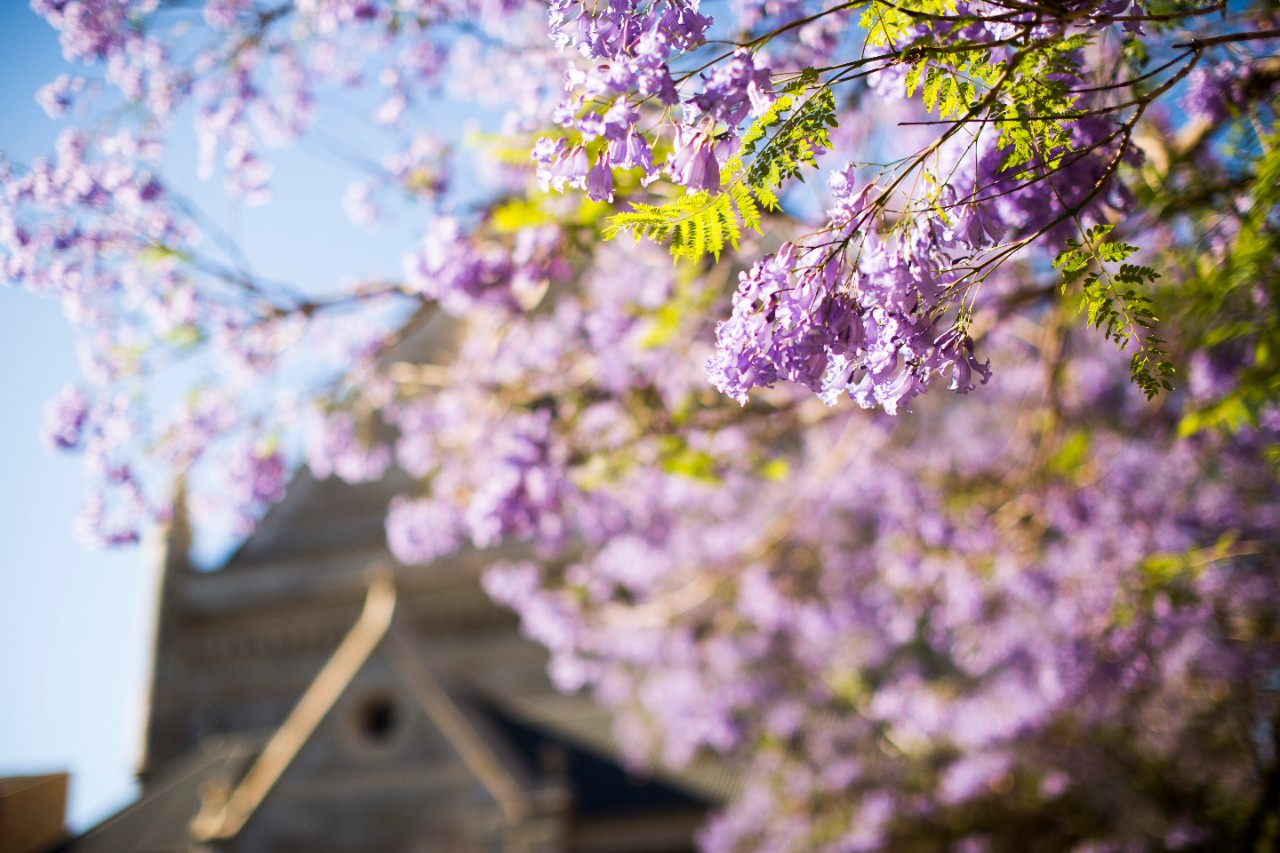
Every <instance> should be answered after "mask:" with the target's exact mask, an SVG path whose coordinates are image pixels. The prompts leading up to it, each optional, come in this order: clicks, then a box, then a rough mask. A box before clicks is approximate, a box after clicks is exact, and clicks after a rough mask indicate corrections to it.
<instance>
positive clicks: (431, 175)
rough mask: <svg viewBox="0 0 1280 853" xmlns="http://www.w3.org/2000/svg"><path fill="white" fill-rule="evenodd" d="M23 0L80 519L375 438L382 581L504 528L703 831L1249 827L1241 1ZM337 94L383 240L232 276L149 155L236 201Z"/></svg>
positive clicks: (1260, 124) (548, 618)
mask: <svg viewBox="0 0 1280 853" xmlns="http://www.w3.org/2000/svg"><path fill="white" fill-rule="evenodd" d="M32 5H33V6H34V7H35V8H36V10H37V11H38V12H40V13H41V14H43V15H44V16H45V17H46V18H47V19H48V21H49V22H50V23H51V24H52V25H53V26H54V27H56V28H57V29H58V30H59V32H60V34H61V40H62V46H63V51H64V54H65V56H66V58H67V59H68V60H72V61H78V62H81V63H83V64H84V65H85V69H86V70H85V76H84V77H73V76H63V77H59V78H58V79H57V80H55V81H53V82H51V83H50V84H49V85H48V86H46V87H45V88H44V89H42V90H41V91H40V93H39V95H38V98H39V100H40V102H41V103H42V104H43V105H44V106H45V107H46V109H47V110H48V111H49V112H50V113H51V114H54V115H61V114H64V113H67V112H68V111H71V112H70V114H72V115H75V116H77V120H76V122H75V124H76V129H73V130H69V131H67V132H65V133H64V134H63V135H62V136H61V138H60V139H59V142H58V144H57V150H56V151H55V152H53V153H52V154H51V156H50V157H48V158H47V159H40V160H37V161H35V162H30V163H22V164H20V163H14V162H4V163H3V164H2V165H0V184H2V186H3V193H2V194H0V199H2V201H0V262H2V263H3V271H4V275H5V276H6V277H7V278H8V279H9V280H10V281H12V282H14V283H16V284H18V285H19V286H22V287H25V288H27V289H29V290H31V291H33V292H35V293H37V294H40V295H44V296H47V297H50V298H54V299H57V300H59V301H60V302H61V304H62V305H63V307H64V308H65V310H66V313H67V315H68V316H69V317H70V318H71V320H72V321H73V323H74V324H75V326H76V328H77V329H78V331H79V333H80V335H81V340H82V344H83V361H84V366H85V381H84V383H83V384H82V385H81V386H80V387H76V388H73V389H69V390H67V391H66V392H65V393H63V394H62V395H61V396H60V397H58V398H57V399H56V400H55V401H54V402H53V403H52V404H51V406H50V411H49V423H48V434H49V438H50V440H51V441H52V443H53V444H55V445H57V446H59V447H62V448H66V449H69V450H73V451H77V452H81V453H83V454H84V456H85V459H86V464H87V466H88V468H89V470H90V471H91V472H92V473H93V475H94V480H93V483H94V485H93V487H92V491H91V493H90V494H89V495H88V498H87V506H86V511H85V515H84V517H83V518H82V520H81V521H82V527H83V529H84V530H85V531H86V532H87V533H88V534H89V535H90V537H91V538H94V539H96V540H98V541H102V542H108V543H128V542H132V541H134V540H136V539H137V537H138V535H139V529H140V525H143V524H145V523H147V521H148V520H149V519H150V520H154V519H156V518H163V516H164V514H165V512H166V506H167V502H166V496H167V494H168V484H169V483H170V482H171V480H172V477H173V476H174V472H175V471H178V470H185V469H189V468H190V469H193V472H199V471H203V472H204V474H203V479H201V477H200V476H197V475H196V474H195V473H193V475H192V477H191V479H190V482H192V483H195V484H197V485H198V484H200V483H202V482H203V483H206V484H207V487H208V491H210V492H211V493H212V494H213V495H215V496H216V498H213V500H215V501H216V502H220V503H221V505H222V506H224V507H227V506H230V507H231V508H232V509H233V510H234V511H235V513H236V514H237V517H238V518H239V519H240V520H241V522H242V523H243V525H244V528H245V529H248V528H250V527H251V526H252V524H253V522H254V520H255V519H256V518H257V517H258V516H259V515H260V514H261V512H262V511H263V510H264V509H265V507H266V506H267V505H269V504H270V503H272V502H274V501H277V500H279V499H280V498H281V497H282V496H283V494H284V491H285V488H286V483H287V480H288V477H289V474H290V471H291V470H292V468H293V466H294V465H296V464H303V465H306V466H309V467H310V469H311V471H312V472H314V473H315V474H316V475H318V476H321V477H327V476H337V477H341V478H343V479H345V480H349V481H353V482H358V481H366V480H370V479H376V478H379V477H381V476H383V475H384V474H385V473H386V472H387V471H388V470H389V468H390V467H392V466H398V468H400V469H402V470H403V471H404V472H406V473H407V474H408V475H410V476H411V478H412V479H413V482H414V485H413V487H412V488H411V489H408V490H407V491H406V492H405V493H404V494H402V495H400V496H398V497H397V498H395V500H394V501H393V502H392V503H391V505H390V506H389V507H388V511H387V537H388V542H389V545H390V547H391V549H392V551H393V552H394V553H395V554H396V555H397V556H398V557H399V558H400V559H401V560H402V561H403V562H404V563H406V564H410V565H412V564H422V566H423V568H421V569H419V570H420V571H430V570H431V569H430V563H431V561H432V560H434V559H436V558H438V557H441V556H443V555H447V554H449V553H450V552H453V551H455V550H457V549H459V548H463V547H478V548H486V547H489V546H492V545H495V544H497V543H499V542H517V541H519V542H526V543H528V544H529V546H530V549H531V550H530V552H529V553H531V554H534V555H536V559H531V560H529V561H527V562H521V563H518V564H512V563H506V564H500V565H494V566H493V567H492V568H491V569H490V570H489V572H488V573H487V575H486V581H485V583H486V588H487V589H488V591H489V592H490V594H491V595H492V596H493V597H494V598H495V599H497V600H498V601H500V602H503V603H505V604H507V605H509V606H511V607H513V608H515V609H516V610H517V611H518V612H519V613H520V616H521V618H522V624H523V626H524V628H525V630H526V631H527V632H528V634H529V635H530V636H532V637H533V638H535V639H537V640H538V641H540V642H541V643H543V644H545V645H546V647H547V648H548V649H549V650H550V653H551V671H552V675H553V677H554V679H555V680H556V682H557V684H558V685H559V686H560V687H562V688H563V689H565V690H590V691H593V692H594V694H595V695H596V696H597V697H598V698H599V699H600V701H602V702H604V703H606V704H608V705H609V706H611V707H613V708H614V709H616V711H617V720H618V722H617V730H618V735H619V739H620V742H622V743H623V744H624V745H625V748H626V749H627V751H628V753H629V754H630V756H631V757H632V759H633V760H634V761H636V762H637V763H639V764H643V763H645V762H655V761H656V762H665V763H670V764H675V765H679V764H680V763H682V762H686V761H688V760H690V759H691V758H692V757H693V756H695V755H697V754H698V753H699V752H701V751H710V752H714V753H716V754H718V755H719V756H720V757H721V760H723V761H725V762H728V763H729V764H730V765H731V766H733V767H734V768H736V770H737V771H738V772H739V773H740V778H741V779H742V782H743V784H742V791H741V794H740V795H739V797H738V798H737V800H736V801H735V802H733V803H731V804H730V805H729V806H728V807H727V808H726V809H725V810H724V811H723V812H721V813H720V814H719V815H717V816H716V817H715V818H714V819H713V820H712V821H711V823H710V824H709V825H708V826H706V827H705V828H704V830H703V831H702V834H701V836H700V838H701V843H702V844H703V846H704V847H705V848H706V849H707V850H712V851H729V850H769V851H773V850H779V851H785V850H796V851H801V850H804V851H807V850H831V851H837V850H838V851H845V850H848V851H853V850H874V849H884V850H894V851H899V850H908V851H911V850H928V851H932V850H957V851H980V850H987V849H991V850H1010V851H1013V850H1017V851H1023V850H1041V849H1042V850H1066V849H1072V850H1080V851H1085V850H1088V851H1103V850H1117V851H1119V850H1126V851H1127V850H1153V849H1201V850H1225V849H1237V850H1247V851H1254V850H1263V849H1271V847H1272V845H1273V844H1275V843H1276V841H1277V838H1280V747H1278V744H1280V561H1278V559H1277V553H1278V551H1277V549H1278V548H1280V489H1277V463H1278V462H1280V453H1278V450H1280V408H1278V407H1277V401H1276V398H1277V392H1278V391H1280V310H1278V309H1280V305H1278V301H1280V275H1278V271H1280V262H1278V261H1277V257H1280V212H1278V207H1277V201H1278V200H1280V131H1278V130H1277V127H1276V109H1277V105H1278V104H1280V86H1278V85H1277V84H1280V55H1278V54H1277V53H1276V52H1275V51H1276V47H1277V44H1280V17H1278V16H1277V13H1276V10H1275V6H1274V4H1273V3H1271V2H1269V0H1268V2H1254V3H1251V2H1247V0H1246V2H1241V3H1234V2H1227V0H1217V1H1216V2H1209V1H1208V0H852V2H841V0H725V2H719V0H717V2H714V3H713V2H712V0H706V2H705V3H704V4H703V5H701V6H699V5H698V3H697V2H696V0H665V2H656V0H655V2H646V0H593V2H585V0H581V2H577V1H576V0H550V2H549V3H548V2H542V0H436V2H429V0H381V2H373V1H372V0H295V2H260V1H259V0H207V2H197V0H190V2H181V0H33V4H32ZM334 97H345V98H347V99H348V102H349V103H350V102H354V103H358V104H361V105H362V108H363V109H364V110H365V113H366V120H367V122H368V124H369V125H370V126H372V127H382V128H384V129H385V132H383V133H382V134H381V135H380V136H377V137H376V138H378V139H381V140H383V141H384V142H385V143H386V147H385V148H384V149H383V150H363V151H359V152H353V153H352V156H351V162H352V164H353V167H354V168H358V169H360V170H362V172H363V178H362V179H361V180H359V181H358V182H356V183H354V184H353V185H351V186H350V187H339V188H335V192H334V197H335V199H338V198H341V197H342V196H343V195H344V193H345V199H346V203H347V207H348V210H349V211H350V214H351V215H352V217H354V218H355V219H357V220H359V221H370V220H374V219H376V218H377V216H378V215H379V211H380V209H385V208H387V207H388V206H394V207H396V208H397V209H400V210H403V209H406V208H408V209H410V210H412V211H414V212H413V213H412V215H413V216H416V217H417V218H418V219H417V221H420V222H421V227H420V229H419V230H420V234H421V239H420V242H419V243H418V244H416V245H412V246H405V247H404V262H403V275H402V276H401V277H399V278H397V279H396V280H386V279H385V278H382V279H379V280H370V281H364V282H360V283H358V284H355V285H351V284H347V285H345V286H339V285H338V284H337V283H334V284H333V286H332V287H330V288H327V289H320V288H316V287H314V286H311V285H310V284H308V286H305V287H303V286H299V285H300V283H297V282H279V281H274V280H265V279H263V278H262V277H260V276H256V275H254V274H253V272H252V271H251V269H250V268H249V266H248V265H247V264H245V263H244V262H243V261H242V259H241V258H240V256H239V254H238V252H237V248H236V246H235V245H234V244H231V243H229V242H228V241H227V240H226V239H225V237H224V235H222V234H221V233H220V232H218V231H217V230H216V229H214V228H213V227H211V226H210V225H209V222H208V220H207V219H206V218H205V217H203V216H202V215H201V214H200V213H199V212H198V211H197V210H195V209H194V208H193V207H192V206H191V205H190V204H188V203H187V202H185V201H184V200H183V199H182V198H181V197H180V195H179V194H178V193H177V192H175V191H174V188H173V184H172V183H171V182H170V181H168V180H167V178H166V175H165V174H163V173H162V169H161V167H160V164H161V163H162V161H163V160H164V158H165V157H166V152H167V151H168V150H169V147H170V146H171V144H173V140H174V139H175V138H177V136H178V135H180V134H185V133H186V132H187V131H188V129H189V128H190V127H191V126H192V123H194V131H195V135H196V139H197V144H198V149H199V153H200V169H201V170H202V172H204V173H205V175H206V176H215V175H216V176H220V177H221V179H222V180H223V181H224V183H225V187H226V191H227V193H228V194H229V195H230V197H231V198H232V199H238V200H239V203H242V204H246V205H250V204H258V203H268V202H269V199H270V194H271V191H272V181H271V178H272V174H271V171H272V170H271V163H270V160H271V159H272V158H273V157H279V156H285V154H282V153H281V152H280V151H277V152H275V153H269V152H268V149H276V148H280V149H281V150H282V151H283V152H287V151H288V150H289V147H290V146H302V145H306V144H308V140H311V139H313V138H315V137H316V136H317V135H318V134H320V133H322V132H323V129H322V128H321V127H320V126H319V124H318V122H317V120H316V115H317V111H318V105H323V104H324V103H326V99H330V98H334ZM468 110H470V113H469V114H470V115H473V116H474V117H475V120H476V122H478V126H479V128H480V129H479V130H477V131H471V132H468V133H465V134H464V133H462V132H460V131H458V130H457V129H456V128H458V127H459V126H460V124H461V122H460V120H459V119H458V116H460V115H464V114H468ZM446 115H447V116H449V118H448V119H447V120H446V119H445V118H442V117H443V116H446ZM433 117H435V119H434V120H433ZM368 138H375V137H368ZM335 203H336V202H335ZM410 206H412V207H410ZM672 256H674V258H673V257H672ZM442 318H451V319H448V320H444V319H442ZM949 391H950V392H957V393H958V394H960V395H963V396H956V395H954V394H949V393H947V392H949ZM293 448H303V449H301V450H299V451H297V452H294V451H293V450H292V449H293ZM298 457H302V458H301V459H299V458H298Z"/></svg>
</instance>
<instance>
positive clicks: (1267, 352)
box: [1168, 133, 1280, 435]
mask: <svg viewBox="0 0 1280 853" xmlns="http://www.w3.org/2000/svg"><path fill="white" fill-rule="evenodd" d="M1245 145H1246V143H1244V142H1242V143H1241V147H1244V146H1245ZM1238 156H1239V157H1240V158H1241V159H1242V160H1243V161H1244V162H1248V163H1249V164H1250V169H1249V170H1248V171H1243V172H1242V173H1241V174H1239V175H1238V176H1237V180H1238V181H1239V182H1240V183H1241V184H1242V185H1245V186H1248V187H1249V188H1250V204H1249V207H1248V208H1247V209H1245V210H1244V211H1240V212H1235V211H1232V210H1231V209H1230V208H1226V209H1225V210H1222V209H1218V208H1217V206H1216V205H1214V204H1213V200H1212V196H1211V197H1210V199H1209V211H1208V213H1207V218H1206V221H1205V224H1206V225H1207V226H1209V227H1211V228H1227V229H1230V228H1232V227H1234V229H1235V237H1234V240H1233V241H1232V242H1231V243H1230V251H1229V252H1227V253H1226V255H1225V257H1221V258H1218V259H1210V258H1208V257H1206V256H1205V254H1204V253H1203V252H1202V251H1198V250H1197V249H1192V250H1191V252H1192V253H1194V255H1193V256H1192V257H1184V258H1181V259H1179V258H1175V259H1174V260H1181V261H1182V262H1183V264H1184V265H1185V268H1187V271H1188V272H1189V273H1190V274H1189V275H1187V276H1186V277H1185V278H1184V280H1183V281H1182V282H1181V283H1180V287H1179V289H1178V291H1177V292H1176V293H1170V294H1168V296H1169V302H1170V304H1171V305H1173V306H1175V307H1176V308H1178V310H1179V311H1180V313H1181V315H1182V316H1181V320H1182V324H1183V325H1184V326H1185V327H1186V329H1187V333H1188V345H1189V346H1191V347H1194V348H1197V349H1203V350H1205V351H1207V352H1209V353H1213V354H1215V356H1216V357H1221V358H1224V359H1226V360H1227V361H1228V362H1232V363H1235V364H1236V365H1237V367H1236V369H1235V371H1234V372H1235V381H1234V383H1233V384H1232V385H1231V386H1229V387H1226V388H1223V389H1222V390H1221V393H1220V394H1219V395H1218V396H1217V397H1216V398H1215V399H1213V400H1212V401H1211V402H1209V403H1207V404H1205V405H1202V406H1201V407H1200V408H1198V409H1194V410H1192V411H1189V412H1188V413H1187V414H1186V415H1185V416H1184V418H1183V421H1182V424H1181V426H1180V430H1181V432H1182V433H1183V434H1184V435H1190V434H1192V433H1195V432H1199V431H1201V430H1204V429H1217V430H1222V431H1225V432H1235V431H1238V430H1239V429H1241V428H1243V427H1246V426H1249V425H1252V424H1254V423H1256V422H1257V418H1258V415H1259V413H1260V412H1261V411H1262V410H1263V409H1264V408H1266V407H1267V406H1269V405H1274V404H1275V402H1276V401H1277V399H1280V312H1277V311H1276V310H1275V306H1276V305H1277V304H1278V303H1280V272H1278V269H1277V261H1276V258H1277V257H1280V133H1272V134H1270V135H1269V136H1267V137H1265V138H1263V139H1253V140H1250V141H1249V143H1248V147H1247V149H1246V150H1242V151H1239V152H1238ZM1189 254H1190V253H1189Z"/></svg>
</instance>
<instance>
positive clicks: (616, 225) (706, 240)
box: [604, 184, 760, 260]
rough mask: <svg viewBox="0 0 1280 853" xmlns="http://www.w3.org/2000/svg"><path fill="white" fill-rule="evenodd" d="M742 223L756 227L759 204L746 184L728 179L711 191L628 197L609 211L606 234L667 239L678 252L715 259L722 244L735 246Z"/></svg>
mask: <svg viewBox="0 0 1280 853" xmlns="http://www.w3.org/2000/svg"><path fill="white" fill-rule="evenodd" d="M743 228H751V229H755V230H756V231H759V230H760V207H759V205H758V204H757V203H756V200H755V199H754V198H753V197H752V194H751V191H750V190H748V189H747V188H746V187H743V186H741V185H740V184H730V185H729V187H728V188H727V192H720V193H716V194H715V195H712V194H711V193H709V192H707V191H705V190H703V191H701V192H696V193H690V194H688V195H685V196H682V197H680V198H677V199H674V200H673V201H669V202H667V203H666V204H662V205H652V204H641V203H638V202H635V203H632V205H631V210H629V211H627V212H625V213H618V214H615V215H613V216H611V217H609V220H608V223H607V224H606V226H605V230H604V238H605V239H606V240H612V239H613V238H614V237H616V236H617V235H618V234H619V233H620V232H623V231H627V232H630V233H631V234H632V236H634V237H635V238H636V241H637V242H638V241H639V240H640V239H642V238H648V239H650V240H653V241H655V242H658V243H666V242H668V241H670V243H671V254H672V255H674V256H675V257H677V258H689V259H691V260H697V259H698V258H701V257H702V256H704V255H711V256H713V257H715V258H717V259H719V257H720V253H721V252H723V251H724V248H725V246H726V245H729V246H732V247H733V248H734V249H736V248H738V239H739V238H740V237H741V236H742V229H743Z"/></svg>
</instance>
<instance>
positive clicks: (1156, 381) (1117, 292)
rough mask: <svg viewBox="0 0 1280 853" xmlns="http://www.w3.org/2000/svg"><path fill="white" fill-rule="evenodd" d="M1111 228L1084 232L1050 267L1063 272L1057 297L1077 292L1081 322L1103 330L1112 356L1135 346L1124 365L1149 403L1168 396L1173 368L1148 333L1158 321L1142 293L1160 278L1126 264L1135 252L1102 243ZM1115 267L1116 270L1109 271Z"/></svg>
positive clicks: (1161, 344) (1157, 340) (1121, 244)
mask: <svg viewBox="0 0 1280 853" xmlns="http://www.w3.org/2000/svg"><path fill="white" fill-rule="evenodd" d="M1112 227H1113V226H1111V225H1097V226H1094V227H1093V228H1090V229H1088V230H1087V231H1085V232H1084V241H1083V242H1077V241H1075V240H1068V241H1067V248H1066V250H1065V251H1063V252H1062V253H1061V254H1059V255H1058V257H1057V259H1056V260H1054V262H1053V265H1054V267H1056V268H1058V269H1060V270H1062V275H1063V282H1062V292H1063V293H1066V292H1067V290H1068V289H1069V288H1071V287H1072V286H1074V285H1077V284H1078V285H1079V286H1080V290H1081V293H1080V311H1081V313H1083V314H1084V315H1085V316H1086V322H1088V324H1089V325H1090V326H1093V327H1094V328H1099V329H1102V333H1103V335H1104V336H1105V337H1106V339H1107V340H1109V341H1111V342H1113V343H1114V344H1115V346H1116V349H1117V350H1122V351H1123V350H1124V349H1125V348H1126V347H1127V346H1128V345H1129V344H1130V343H1133V344H1134V345H1135V347H1134V352H1133V355H1132V357H1131V358H1130V360H1129V376H1130V378H1131V379H1132V380H1133V382H1134V384H1136V385H1137V386H1138V387H1139V388H1140V389H1142V392H1143V393H1144V394H1146V395H1147V399H1151V398H1152V397H1154V396H1156V395H1157V394H1159V393H1160V391H1161V390H1162V389H1163V390H1166V391H1168V390H1172V388H1173V385H1172V384H1171V383H1170V381H1169V377H1170V376H1172V375H1173V372H1174V369H1173V364H1172V363H1171V362H1170V361H1169V360H1168V355H1169V354H1168V352H1167V351H1166V350H1165V348H1164V347H1165V342H1164V340H1162V339H1161V338H1160V337H1159V336H1158V335H1156V334H1155V333H1154V332H1152V331H1151V330H1152V329H1153V328H1154V327H1155V324H1156V322H1157V317H1156V315H1155V312H1154V311H1152V309H1151V305H1152V300H1151V297H1150V295H1148V293H1147V292H1145V291H1147V290H1148V289H1149V287H1150V285H1152V284H1153V283H1155V281H1156V280H1157V279H1159V278H1160V274H1159V273H1157V272H1156V271H1155V270H1154V269H1152V268H1151V267H1149V266H1144V265H1140V264H1128V263H1124V261H1126V260H1128V259H1129V257H1131V256H1132V255H1133V254H1134V252H1136V251H1138V247H1137V246H1132V245H1130V244H1128V243H1124V242H1120V241H1115V240H1107V239H1105V238H1106V237H1108V236H1109V235H1110V234H1111V231H1112ZM1117 264H1118V265H1119V268H1118V269H1109V268H1108V267H1109V266H1114V265H1117Z"/></svg>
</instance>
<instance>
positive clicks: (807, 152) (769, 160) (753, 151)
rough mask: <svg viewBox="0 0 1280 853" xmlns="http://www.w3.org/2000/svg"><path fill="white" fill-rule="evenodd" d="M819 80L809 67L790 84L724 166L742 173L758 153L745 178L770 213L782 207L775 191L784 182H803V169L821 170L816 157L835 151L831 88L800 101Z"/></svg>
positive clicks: (757, 121)
mask: <svg viewBox="0 0 1280 853" xmlns="http://www.w3.org/2000/svg"><path fill="white" fill-rule="evenodd" d="M816 80H817V72H815V71H813V69H806V73H805V74H801V75H800V77H798V78H797V79H796V80H794V81H792V82H791V83H790V84H789V85H788V86H787V87H786V88H785V89H784V90H783V91H782V94H780V95H778V97H777V98H776V99H775V100H774V102H773V103H772V104H771V105H770V106H769V109H768V110H766V111H765V113H764V114H763V115H761V116H760V117H759V118H757V119H756V120H755V121H754V122H752V123H751V126H750V127H748V128H747V131H746V133H745V134H744V135H743V137H742V151H741V153H740V154H739V155H738V156H736V157H733V158H732V159H730V160H729V162H728V163H726V164H725V171H726V172H727V173H728V174H730V175H736V174H737V173H738V172H739V171H741V170H743V164H744V162H745V158H747V157H752V155H754V157H752V160H751V163H750V165H748V166H746V167H745V171H743V174H742V180H743V182H745V183H746V185H747V186H748V187H750V188H751V190H752V191H753V192H754V193H755V194H756V195H757V196H758V197H759V198H760V199H761V203H763V204H764V206H765V207H766V208H768V209H770V210H773V209H775V208H776V207H777V206H778V199H777V194H776V192H775V191H776V190H777V189H778V188H779V187H781V186H782V183H783V181H786V180H789V179H791V178H795V179H797V180H800V181H803V180H804V174H803V172H802V171H801V170H802V168H803V167H804V166H811V167H813V168H817V165H818V163H817V156H818V155H819V154H820V153H822V152H823V151H824V150H826V149H827V148H830V147H831V135H830V129H831V128H833V127H835V126H836V100H835V95H834V94H832V92H831V89H830V88H828V87H825V86H822V87H820V88H819V89H818V90H817V91H816V92H814V93H812V94H811V95H810V96H809V97H808V98H807V99H804V100H799V99H800V98H801V96H802V95H803V93H804V91H805V90H806V89H807V87H809V86H811V85H815V83H816ZM798 100H799V102H798V103H797V101H798ZM788 113H790V115H787V114H788ZM784 116H785V118H784Z"/></svg>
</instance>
